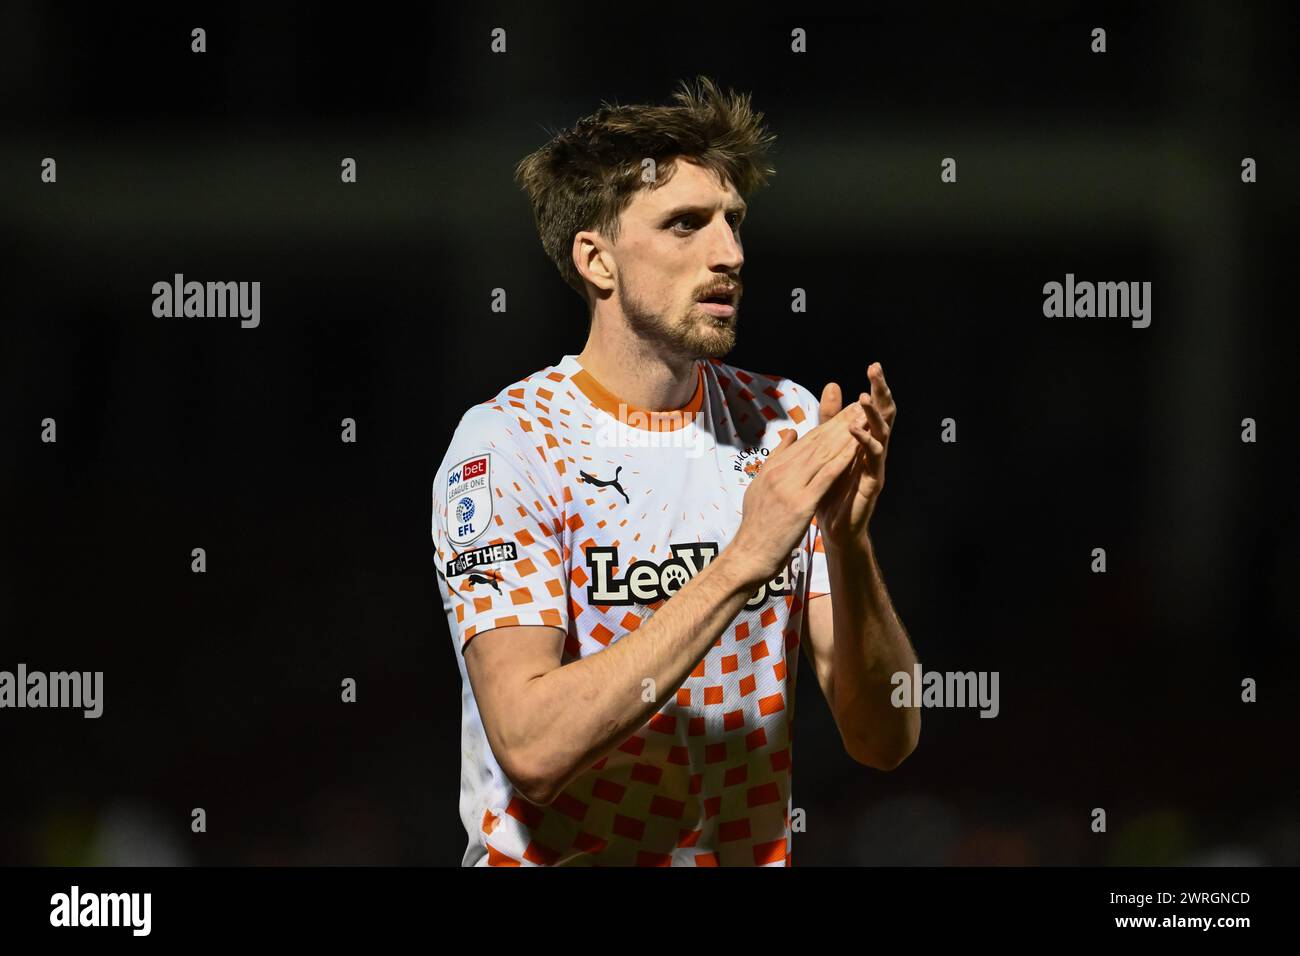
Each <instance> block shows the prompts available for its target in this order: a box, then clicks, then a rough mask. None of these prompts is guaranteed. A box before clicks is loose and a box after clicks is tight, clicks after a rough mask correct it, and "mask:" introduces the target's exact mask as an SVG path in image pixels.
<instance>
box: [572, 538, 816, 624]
mask: <svg viewBox="0 0 1300 956" xmlns="http://www.w3.org/2000/svg"><path fill="white" fill-rule="evenodd" d="M668 550H669V553H670V554H671V555H672V557H669V558H665V559H664V560H663V561H633V562H632V566H631V567H629V568H628V569H627V570H626V571H625V572H624V573H623V574H622V575H615V574H614V573H613V569H614V568H615V567H617V566H618V548H616V547H609V546H597V545H591V546H589V547H588V548H587V550H586V560H587V567H588V569H590V571H591V584H589V585H588V586H587V603H588V604H618V605H622V604H655V603H657V602H658V601H663V600H666V599H668V598H670V597H672V596H673V595H674V594H676V593H677V592H678V591H680V590H681V589H682V587H684V586H685V584H686V583H687V582H688V581H689V580H690V579H691V578H693V577H695V575H696V574H698V573H699V572H700V571H701V570H702V569H703V568H704V567H706V566H707V565H708V563H709V562H710V561H712V560H713V559H714V558H716V557H717V556H718V550H719V548H718V543H717V542H716V541H695V542H691V543H689V544H671V545H669V546H668ZM795 554H797V555H798V557H797V558H796V557H794V556H793V555H792V557H791V560H790V562H789V564H787V566H786V567H785V568H784V569H783V570H782V571H781V573H780V574H778V575H777V576H776V577H774V578H773V579H772V580H771V581H768V582H765V583H764V584H760V585H759V587H758V590H757V591H755V592H754V594H753V595H752V596H751V597H750V598H749V600H748V601H746V602H745V607H746V608H756V607H758V606H759V605H761V604H763V603H764V602H765V601H767V600H768V598H771V597H777V596H780V595H784V594H793V593H794V592H795V589H796V587H797V585H796V584H795V580H796V578H797V577H798V576H799V574H800V573H802V570H803V563H804V562H803V552H802V551H797V552H795Z"/></svg>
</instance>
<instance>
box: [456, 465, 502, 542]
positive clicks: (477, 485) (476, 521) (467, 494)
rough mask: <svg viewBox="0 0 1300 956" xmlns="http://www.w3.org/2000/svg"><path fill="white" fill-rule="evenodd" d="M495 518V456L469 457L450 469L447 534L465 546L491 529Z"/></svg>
mask: <svg viewBox="0 0 1300 956" xmlns="http://www.w3.org/2000/svg"><path fill="white" fill-rule="evenodd" d="M491 520H492V458H491V456H490V455H476V456H475V457H473V458H466V459H465V460H464V461H462V462H461V463H460V464H459V465H456V466H455V467H453V468H452V469H451V470H450V471H448V472H447V537H448V538H449V539H450V540H451V543H452V544H454V545H456V546H458V547H461V546H464V545H467V544H469V543H470V542H471V541H473V540H474V539H475V538H478V537H480V536H481V535H482V534H483V532H484V531H487V529H488V524H489V522H491Z"/></svg>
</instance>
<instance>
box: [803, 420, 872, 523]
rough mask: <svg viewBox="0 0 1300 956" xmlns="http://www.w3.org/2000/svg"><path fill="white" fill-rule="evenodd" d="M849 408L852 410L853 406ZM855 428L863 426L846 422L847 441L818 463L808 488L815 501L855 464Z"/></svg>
mask: <svg viewBox="0 0 1300 956" xmlns="http://www.w3.org/2000/svg"><path fill="white" fill-rule="evenodd" d="M849 407H850V408H852V407H853V406H849ZM839 421H840V418H839V417H837V418H836V419H835V422H836V423H837V424H838V423H839ZM854 428H859V429H860V428H862V426H861V425H860V424H850V423H848V422H846V423H845V425H844V439H845V440H844V441H842V442H840V443H839V444H838V446H834V445H833V446H831V447H832V449H833V450H832V452H831V453H830V454H829V455H826V456H824V458H823V460H822V461H820V462H817V466H818V467H817V471H816V472H815V473H814V474H813V476H812V478H811V479H810V480H809V482H808V487H807V491H808V493H809V495H811V496H812V497H813V498H814V499H815V500H820V499H821V497H822V495H824V494H825V493H826V491H827V489H828V488H830V486H831V485H833V484H834V483H835V480H836V479H837V478H839V477H840V475H842V474H843V473H844V471H845V469H847V468H848V467H849V465H851V464H853V459H854V457H855V456H856V455H857V453H858V442H857V441H856V440H855V438H854V433H853V431H852V429H854Z"/></svg>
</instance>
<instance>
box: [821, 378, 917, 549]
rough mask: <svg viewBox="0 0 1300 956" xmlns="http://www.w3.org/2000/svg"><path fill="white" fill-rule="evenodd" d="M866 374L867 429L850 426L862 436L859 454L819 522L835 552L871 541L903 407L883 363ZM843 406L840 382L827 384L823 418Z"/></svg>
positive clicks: (861, 399) (825, 500) (826, 500)
mask: <svg viewBox="0 0 1300 956" xmlns="http://www.w3.org/2000/svg"><path fill="white" fill-rule="evenodd" d="M867 378H868V379H869V380H870V382H871V392H870V394H868V393H867V392H862V393H861V394H859V396H858V403H859V404H861V405H862V408H863V410H864V411H865V412H866V413H867V427H866V428H864V427H863V426H861V425H853V426H851V430H852V432H853V435H854V437H855V438H857V440H858V451H857V454H856V455H855V456H854V459H853V463H852V464H851V465H850V466H849V467H848V468H847V469H846V470H845V472H844V474H843V475H841V476H840V477H839V478H838V479H837V480H836V481H835V483H834V484H833V485H831V487H830V490H829V491H827V492H826V494H825V495H824V496H823V497H822V500H821V501H820V502H819V503H818V505H817V526H818V527H819V528H820V529H821V534H822V544H823V545H824V546H825V547H827V548H829V549H832V550H834V549H842V548H845V547H848V546H852V545H855V544H860V545H864V546H865V545H866V543H867V523H868V522H869V521H870V520H871V514H872V512H873V511H874V510H875V507H876V500H877V498H879V497H880V492H881V489H883V488H884V486H885V456H886V455H887V454H888V452H889V434H890V431H891V430H892V429H893V427H894V416H895V415H896V414H897V412H898V409H897V406H896V405H895V404H894V398H893V395H892V394H891V393H890V391H889V386H888V385H887V384H885V371H884V369H883V368H882V367H881V365H880V363H879V362H875V363H873V364H872V365H871V366H869V367H868V368H867ZM842 408H843V398H842V397H841V395H840V387H839V385H838V384H836V383H835V382H828V383H827V384H826V387H825V388H824V389H822V400H821V420H822V421H827V420H829V419H831V418H833V417H834V416H836V415H838V414H839V413H840V410H841V409H842Z"/></svg>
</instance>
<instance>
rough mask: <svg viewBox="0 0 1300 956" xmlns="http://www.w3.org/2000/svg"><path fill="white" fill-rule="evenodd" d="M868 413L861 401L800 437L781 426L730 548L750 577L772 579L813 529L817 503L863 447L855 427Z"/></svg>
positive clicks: (747, 495) (757, 580) (747, 494)
mask: <svg viewBox="0 0 1300 956" xmlns="http://www.w3.org/2000/svg"><path fill="white" fill-rule="evenodd" d="M866 418H867V414H866V412H865V411H863V409H862V406H861V405H860V404H859V403H857V402H851V403H850V404H848V405H846V406H845V407H844V408H843V409H842V410H841V411H840V413H839V414H838V415H836V416H835V417H834V418H831V419H829V420H828V421H824V422H822V423H821V424H820V425H818V426H817V427H815V428H813V429H812V430H810V431H809V432H808V434H806V435H804V436H803V437H802V438H799V437H798V435H797V433H796V432H795V430H794V429H793V428H785V429H782V430H781V443H780V444H779V445H777V447H776V448H775V449H773V450H772V452H771V454H769V455H768V456H767V459H766V460H765V461H764V462H763V467H762V469H760V470H759V472H758V474H757V475H755V476H754V479H753V480H752V481H751V482H750V483H749V487H748V488H746V489H745V498H744V503H743V505H742V508H743V512H744V514H743V516H742V517H741V520H740V527H739V529H737V531H736V536H735V538H733V539H732V541H731V545H730V547H729V548H728V550H734V551H735V553H736V558H735V560H737V561H739V562H741V566H742V567H743V568H744V569H745V573H746V576H747V577H748V578H750V579H752V580H753V581H754V582H755V583H760V582H763V581H770V580H771V579H772V578H774V577H776V576H777V575H778V574H780V573H781V570H782V569H783V568H784V567H785V566H786V563H787V562H788V561H789V560H790V552H791V551H793V550H794V547H795V545H797V544H798V543H799V539H800V538H802V537H803V536H804V534H805V533H806V532H807V531H808V524H809V522H811V521H812V517H813V514H814V513H815V512H816V510H817V504H818V502H820V501H821V499H822V496H823V495H825V494H826V492H827V490H828V489H829V488H830V486H831V485H832V484H833V483H834V482H835V479H836V478H838V477H839V476H840V475H841V474H843V473H844V471H845V469H847V468H848V467H849V465H850V464H852V462H853V457H854V455H856V454H857V451H858V439H857V438H856V437H855V436H854V434H853V431H852V428H851V426H853V425H857V426H861V427H865V424H866Z"/></svg>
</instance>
